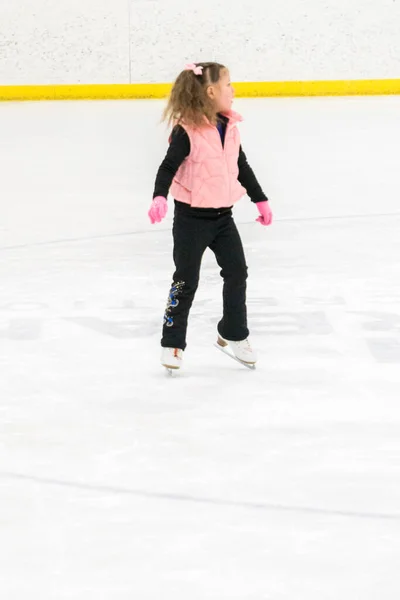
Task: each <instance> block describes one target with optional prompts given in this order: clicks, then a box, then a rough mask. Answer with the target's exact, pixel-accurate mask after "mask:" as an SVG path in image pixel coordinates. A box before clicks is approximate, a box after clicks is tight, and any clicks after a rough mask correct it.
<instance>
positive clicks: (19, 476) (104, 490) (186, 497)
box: [0, 471, 400, 521]
mask: <svg viewBox="0 0 400 600" xmlns="http://www.w3.org/2000/svg"><path fill="white" fill-rule="evenodd" d="M0 479H6V480H7V479H8V480H14V481H26V482H30V483H35V484H42V485H50V486H57V487H66V488H70V489H75V490H78V491H90V492H98V493H100V494H114V495H126V496H137V497H140V498H148V499H155V500H170V501H176V502H188V503H194V504H205V505H209V506H222V507H231V508H242V509H250V510H260V511H271V512H290V513H300V514H310V515H325V516H327V517H344V518H355V519H367V520H388V521H400V513H379V512H377V513H374V512H360V511H355V510H335V509H329V508H319V507H314V506H291V505H285V504H273V503H268V502H251V501H245V500H237V501H236V500H223V499H218V498H207V497H202V496H191V495H190V494H173V493H169V492H147V491H146V490H135V489H129V488H123V487H114V486H108V485H100V484H99V485H98V484H90V483H80V482H75V481H67V480H64V481H63V480H61V479H53V478H50V477H39V476H36V475H26V474H23V473H11V472H6V471H0Z"/></svg>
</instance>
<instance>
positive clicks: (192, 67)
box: [185, 63, 203, 75]
mask: <svg viewBox="0 0 400 600" xmlns="http://www.w3.org/2000/svg"><path fill="white" fill-rule="evenodd" d="M185 71H193V73H194V74H195V75H203V67H198V66H197V65H196V64H195V63H188V64H187V65H185Z"/></svg>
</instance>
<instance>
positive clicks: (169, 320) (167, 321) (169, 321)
mask: <svg viewBox="0 0 400 600" xmlns="http://www.w3.org/2000/svg"><path fill="white" fill-rule="evenodd" d="M184 285H185V282H184V281H178V282H177V283H174V282H172V286H171V289H170V291H169V294H168V299H167V307H166V309H165V314H164V325H166V326H167V327H172V326H173V324H174V318H173V315H172V314H171V313H172V309H173V308H176V307H177V306H178V304H179V300H178V298H177V296H178V294H180V292H181V291H182V288H183V286H184Z"/></svg>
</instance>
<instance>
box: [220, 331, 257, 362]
mask: <svg viewBox="0 0 400 600" xmlns="http://www.w3.org/2000/svg"><path fill="white" fill-rule="evenodd" d="M215 346H216V347H217V348H218V349H219V350H221V352H223V353H224V354H227V355H228V356H230V358H233V359H234V360H236V361H237V362H239V363H241V364H242V365H244V366H245V367H247V368H248V369H255V368H256V362H257V355H256V353H255V352H254V350H253V349H252V347H251V345H250V342H249V338H246V339H245V340H241V341H240V342H233V341H231V340H225V339H224V338H223V337H221V336H220V335H218V340H217V343H216V344H215Z"/></svg>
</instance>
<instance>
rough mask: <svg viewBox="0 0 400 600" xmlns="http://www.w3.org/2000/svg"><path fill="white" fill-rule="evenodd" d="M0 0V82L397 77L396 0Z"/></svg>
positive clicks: (399, 27)
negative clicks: (211, 75)
mask: <svg viewBox="0 0 400 600" xmlns="http://www.w3.org/2000/svg"><path fill="white" fill-rule="evenodd" d="M192 6H193V8H190V2H189V1H188V0H56V1H55V0H0V85H6V84H57V83H129V82H130V81H131V82H162V81H171V80H172V79H173V78H174V77H175V76H176V75H177V73H178V72H179V70H180V69H181V68H182V66H183V64H184V63H185V61H187V60H210V59H211V60H218V61H220V62H223V63H226V64H227V65H228V66H230V67H231V71H232V75H233V78H234V79H235V80H236V81H246V80H247V81H251V80H261V81H263V80H296V79H309V80H313V79H350V78H398V77H400V35H399V31H400V2H399V1H397V0H258V1H256V2H255V1H254V0H253V2H251V3H250V2H247V3H241V2H239V1H238V0H201V2H200V3H199V5H198V6H197V3H194V5H192Z"/></svg>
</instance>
